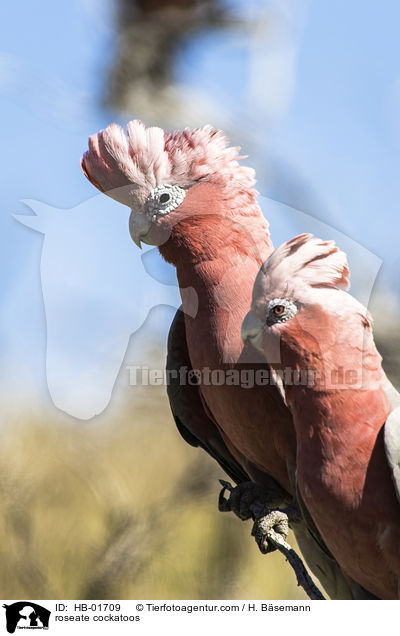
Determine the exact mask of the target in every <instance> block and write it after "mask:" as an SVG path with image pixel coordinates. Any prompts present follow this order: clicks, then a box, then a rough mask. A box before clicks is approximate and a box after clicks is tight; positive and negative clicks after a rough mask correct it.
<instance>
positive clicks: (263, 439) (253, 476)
mask: <svg viewBox="0 0 400 636" xmlns="http://www.w3.org/2000/svg"><path fill="white" fill-rule="evenodd" d="M239 159H240V157H239V155H238V148H230V147H228V146H227V141H226V139H225V137H224V136H223V134H222V133H221V132H220V131H217V130H214V129H213V128H211V127H210V126H205V127H204V128H200V129H195V130H188V129H186V130H184V131H183V132H179V131H176V132H173V133H170V134H168V133H164V131H163V130H161V129H160V128H146V127H145V126H144V124H142V123H141V122H139V121H131V122H130V123H129V124H128V126H127V131H126V133H125V131H124V130H123V129H122V128H121V127H120V126H118V125H116V124H112V125H110V126H108V127H107V128H106V130H104V131H101V132H100V133H98V134H96V135H93V136H92V137H90V139H89V150H88V151H87V152H86V153H85V154H84V156H83V159H82V168H83V171H84V173H85V174H86V176H87V177H88V179H89V180H90V181H91V182H92V183H93V184H94V185H95V186H96V187H97V188H99V189H100V190H101V191H103V192H105V193H106V194H108V195H109V196H111V197H113V198H114V199H116V200H118V201H120V202H121V203H123V204H125V205H128V206H129V207H131V209H132V213H131V218H130V232H131V236H132V238H133V240H134V241H135V243H136V244H138V245H139V246H140V243H141V241H143V242H145V243H148V244H151V245H157V246H158V247H159V251H160V253H161V255H162V256H163V257H164V258H165V260H166V261H168V262H169V263H172V264H173V265H174V266H175V267H176V273H177V278H178V282H179V286H180V288H181V289H182V290H183V289H184V288H193V289H194V290H195V291H196V293H197V300H198V311H197V314H196V315H195V316H194V317H193V315H192V316H191V315H190V314H191V313H193V312H192V311H191V309H192V308H191V307H190V306H189V304H190V301H189V300H188V299H187V298H186V297H185V296H184V295H183V294H182V302H183V312H184V313H178V314H177V316H176V318H175V320H174V322H173V325H172V327H171V331H170V336H169V343H168V360H167V366H168V368H169V369H170V370H171V369H175V370H179V369H182V368H185V367H186V368H188V369H195V370H200V371H204V370H207V377H210V371H211V372H212V371H216V372H221V371H222V372H227V371H234V370H236V371H238V370H239V371H243V370H244V371H246V370H252V371H254V370H255V369H264V368H265V363H264V360H263V358H262V356H261V355H260V354H258V353H257V352H254V350H253V349H252V347H251V346H247V345H246V346H244V347H243V343H242V340H241V335H240V328H241V324H242V321H243V318H244V316H245V314H246V312H247V311H248V309H249V306H250V301H251V293H252V287H253V282H254V279H255V277H256V275H257V272H258V271H259V268H260V266H261V264H262V262H263V261H264V260H265V259H266V258H267V257H268V255H269V254H270V253H271V252H272V250H273V247H272V243H271V240H270V236H269V232H268V223H267V222H266V220H265V219H264V217H263V215H262V213H261V210H260V208H259V206H258V203H257V201H256V195H257V193H256V191H255V190H254V184H255V178H254V171H253V170H252V169H250V168H246V167H242V166H241V165H240V164H239V163H238V160H239ZM168 393H169V399H170V404H171V409H172V412H173V415H174V418H175V421H176V424H177V426H178V429H179V431H180V433H181V434H182V436H183V437H184V438H185V439H186V441H187V442H189V443H190V444H192V445H195V446H201V447H202V448H204V449H205V450H206V451H207V452H208V453H209V454H210V455H212V456H213V457H214V458H215V459H216V460H217V461H218V462H219V464H220V465H221V466H222V467H223V468H224V469H225V470H226V472H227V473H228V474H229V475H230V476H231V477H232V478H233V479H234V480H235V482H236V483H237V484H242V483H243V482H252V483H253V484H256V486H257V487H256V488H255V490H254V492H256V493H257V496H259V495H260V489H262V491H263V497H264V501H265V503H267V504H268V506H269V507H274V506H282V505H284V504H286V503H289V502H291V500H292V498H293V495H294V492H295V468H296V466H295V462H296V440H295V431H294V427H293V422H292V417H291V414H290V411H289V409H288V408H287V406H286V404H285V403H284V400H283V398H282V395H281V392H280V390H279V389H278V388H277V386H275V385H272V384H270V385H268V386H257V385H254V386H253V387H251V388H249V387H244V386H242V385H240V384H239V385H238V384H237V383H232V382H222V383H221V382H218V383H214V382H210V381H204V382H202V381H201V380H200V383H199V384H198V385H197V386H193V385H192V384H184V385H182V383H181V382H180V380H179V378H178V379H175V380H173V381H172V383H171V385H170V386H169V388H168ZM239 500H240V498H239ZM304 510H305V509H304ZM239 512H241V514H243V516H246V514H248V513H247V512H243V511H240V510H239ZM304 517H305V518H304V519H298V520H297V523H296V525H295V527H294V530H295V532H296V536H297V539H298V542H299V544H300V547H301V549H302V551H303V555H304V556H305V557H306V559H307V560H308V562H309V564H310V565H311V567H312V568H313V570H314V571H315V573H316V574H317V576H318V577H319V578H320V580H321V582H322V583H323V584H324V586H325V587H326V589H327V590H328V593H329V594H330V595H331V596H333V597H337V598H352V594H355V593H356V594H358V592H354V590H353V588H352V591H350V588H349V584H348V581H347V580H346V579H345V578H344V577H343V575H342V573H341V571H340V569H339V568H338V566H337V564H336V562H335V560H334V559H333V557H332V555H331V554H330V553H329V551H328V550H327V549H326V547H325V545H324V543H323V541H322V540H321V538H320V536H319V534H318V531H317V530H316V528H315V526H314V525H313V523H312V520H311V517H310V516H309V515H308V513H307V512H306V511H305V513H304ZM350 584H351V583H350Z"/></svg>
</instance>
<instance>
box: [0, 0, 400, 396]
mask: <svg viewBox="0 0 400 636" xmlns="http://www.w3.org/2000/svg"><path fill="white" fill-rule="evenodd" d="M227 4H228V5H230V6H233V5H234V6H235V8H236V10H237V11H238V12H239V13H242V14H243V15H244V16H245V17H246V19H248V20H250V21H251V20H252V19H253V18H254V16H257V15H258V14H257V12H258V11H259V10H260V9H262V10H263V11H265V12H268V13H269V14H272V15H273V16H275V19H274V21H273V24H274V29H275V30H274V32H273V37H272V40H271V41H270V40H268V39H267V38H266V35H265V33H264V32H263V31H262V29H259V30H258V31H257V33H255V34H254V33H251V34H250V35H245V36H242V37H240V38H239V37H238V35H237V33H235V32H233V33H225V34H222V33H219V32H214V33H213V34H205V35H202V36H199V37H198V38H197V39H196V40H195V41H194V42H192V43H191V44H189V45H188V46H187V47H186V49H185V50H184V51H183V54H182V56H181V58H180V59H179V60H178V61H177V66H176V69H175V75H176V79H177V81H178V82H180V83H181V84H182V85H183V86H186V87H187V88H194V89H196V91H197V92H200V93H204V95H205V96H206V97H207V99H208V100H209V101H210V103H211V105H212V106H213V107H215V112H216V113H217V114H216V121H217V123H218V124H220V121H223V120H224V117H225V118H226V122H227V127H228V128H229V129H230V130H233V138H234V139H233V141H235V142H236V141H237V140H240V141H241V143H242V145H243V146H244V148H243V149H244V151H245V152H246V139H248V140H249V142H248V145H249V148H250V149H251V153H252V154H251V156H250V158H249V161H250V163H253V164H254V165H255V166H256V167H257V169H259V174H263V172H264V166H265V173H266V175H267V176H268V177H269V178H266V179H263V180H262V181H261V183H259V189H260V190H261V192H262V194H263V195H266V196H271V197H272V198H276V199H278V200H281V201H284V202H286V203H289V204H290V205H292V206H293V207H295V208H299V209H300V210H301V211H302V212H305V213H308V214H311V215H314V216H316V217H317V218H320V219H321V220H322V221H326V222H327V223H329V224H330V225H332V226H333V227H335V228H337V229H339V230H341V231H342V232H344V233H346V234H348V235H349V236H350V237H351V238H353V239H354V240H356V241H359V242H360V243H361V244H362V245H364V246H366V247H367V248H368V249H369V250H371V251H372V252H374V253H375V254H377V255H378V257H380V258H381V259H382V260H383V270H384V274H385V276H386V280H387V284H388V285H389V286H391V287H393V288H395V287H397V271H398V267H399V265H400V262H399V256H398V248H397V240H398V239H397V237H398V231H397V228H398V221H397V219H398V202H399V201H400V179H399V174H400V160H399V157H400V50H399V49H400V44H399V38H398V24H399V22H400V5H399V4H398V3H397V2H395V0H391V1H389V0H385V1H383V2H379V3H378V2H376V1H375V2H367V3H366V2H364V1H362V0H353V1H352V2H350V3H349V2H345V1H344V0H336V1H335V2H334V3H333V2H329V1H328V0H310V1H309V2H307V1H300V0H287V1H286V2H285V1H283V2H279V3H278V2H261V1H256V0H255V1H254V2H252V3H246V2H244V0H243V1H241V0H235V2H229V1H228V0H227ZM0 25H1V26H0V31H1V37H0V42H1V45H0V96H1V103H2V118H1V121H2V131H1V133H2V147H3V152H2V155H1V159H0V161H1V164H2V165H1V173H2V175H3V187H2V191H1V215H0V218H1V236H2V249H1V255H0V259H1V270H0V288H1V290H2V292H1V293H2V296H3V300H2V304H3V312H2V328H1V334H2V337H1V346H2V348H3V351H4V355H3V363H2V368H0V372H1V374H2V377H3V378H4V379H5V381H6V384H8V383H11V384H15V383H16V384H18V383H19V385H20V386H21V384H22V382H21V380H20V378H21V377H24V378H26V382H24V384H23V385H24V387H27V386H28V385H29V387H30V391H31V393H33V395H35V394H37V395H42V393H43V386H44V356H45V343H46V329H45V314H44V307H43V299H42V295H41V285H40V270H39V266H40V254H41V248H42V236H41V235H40V234H38V233H34V232H32V231H31V230H29V229H27V228H24V227H23V226H21V225H20V224H18V223H17V222H16V221H15V219H13V218H12V216H11V213H26V212H27V211H28V209H27V207H26V206H24V204H23V203H21V200H22V199H27V198H28V199H37V200H40V201H44V202H47V203H48V204H50V205H52V206H54V207H55V208H73V207H74V206H76V205H78V204H80V203H82V202H83V201H86V200H87V199H89V198H90V197H93V195H94V194H95V192H94V191H93V187H92V186H91V185H90V184H89V183H88V182H87V181H86V179H85V178H84V177H83V175H82V173H81V170H80V167H79V158H80V156H81V154H82V152H83V150H84V149H85V147H86V143H87V137H88V135H89V134H91V133H93V132H95V131H97V130H98V129H100V128H103V127H105V126H106V125H107V124H108V123H109V122H110V121H111V120H114V121H115V120H118V121H121V122H122V121H123V120H122V118H121V116H119V115H118V114H116V113H113V112H110V111H107V109H105V108H104V107H103V106H101V97H102V91H103V84H104V81H105V72H106V69H107V66H108V64H109V63H110V61H111V59H112V55H113V47H114V46H115V40H114V31H113V10H112V3H111V2H110V1H109V0H103V1H102V2H94V0H85V2H79V1H78V0H73V1H71V2H70V3H67V4H65V3H63V4H55V3H53V2H50V0H42V2H41V4H40V12H39V11H38V10H37V5H36V4H34V3H31V4H30V3H27V2H22V1H21V0H16V1H15V2H13V3H3V4H2V6H1V8H0ZM211 110H212V109H211ZM132 116H135V113H132ZM204 123H213V122H206V121H205V122H204ZM235 137H236V139H235ZM299 219H300V220H299ZM303 222H304V218H303V217H302V216H301V215H300V217H299V218H298V219H297V220H296V219H294V217H293V215H290V214H289V215H288V216H287V217H286V216H285V214H284V213H283V212H282V208H279V210H278V208H277V209H276V210H275V212H272V215H271V230H272V233H273V238H274V242H275V243H279V242H280V241H282V240H285V239H286V238H288V237H289V236H291V235H293V234H294V233H295V232H297V231H302V230H303V229H309V227H308V226H307V227H306V228H305V227H303V226H299V224H300V225H302V223H303ZM311 225H312V224H311ZM311 225H310V227H311ZM132 249H136V248H135V246H132ZM151 258H153V257H151ZM149 262H150V261H149ZM154 263H155V264H154V265H152V266H151V268H152V271H154V272H155V274H156V276H157V277H159V278H161V280H164V281H167V282H171V281H172V280H173V274H172V273H171V271H168V270H167V269H166V266H163V265H160V264H159V263H158V262H157V260H155V261H154ZM143 285H146V281H145V280H143ZM123 292H124V290H123V289H122V288H121V293H123ZM157 312H158V313H157ZM171 315H172V310H165V309H161V310H157V311H156V312H155V313H154V315H153V318H152V320H150V323H149V327H148V330H147V331H146V330H145V331H144V332H143V334H144V335H143V336H142V337H143V338H151V337H152V335H151V334H152V333H153V334H154V337H156V338H158V339H159V341H160V342H163V341H165V337H166V333H167V328H168V321H169V320H170V317H171ZM86 319H87V324H90V321H91V320H92V316H90V315H89V314H88V315H87V316H86ZM152 330H153V331H152ZM154 330H156V331H154ZM20 374H22V375H20ZM19 390H21V388H20V389H19ZM24 390H25V389H24V388H23V389H22V391H24ZM44 393H45V392H44ZM43 399H44V398H43Z"/></svg>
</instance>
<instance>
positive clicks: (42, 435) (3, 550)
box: [0, 387, 305, 599]
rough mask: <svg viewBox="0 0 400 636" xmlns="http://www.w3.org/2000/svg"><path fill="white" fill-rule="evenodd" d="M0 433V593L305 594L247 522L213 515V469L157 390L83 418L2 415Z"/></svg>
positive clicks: (53, 595)
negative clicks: (264, 551)
mask: <svg viewBox="0 0 400 636" xmlns="http://www.w3.org/2000/svg"><path fill="white" fill-rule="evenodd" d="M0 440H1V446H0V560H1V569H0V595H1V596H2V597H3V598H9V599H21V598H32V599H33V598H37V599H65V598H67V599H68V598H72V599H75V598H76V599H91V598H95V599H113V598H116V599H131V598H139V599H157V598H159V599H173V598H175V599H235V598H243V599H263V598H265V599H289V598H291V599H295V598H297V599H299V598H305V596H304V594H303V592H302V590H301V589H299V588H298V587H297V585H296V580H295V576H294V573H293V572H292V570H291V569H290V567H289V566H288V564H287V563H286V562H285V560H284V558H283V557H282V555H281V554H279V553H274V554H271V555H268V556H262V555H261V554H260V553H259V552H258V549H257V547H256V545H255V543H254V540H253V539H252V538H251V536H250V532H251V522H246V523H243V522H241V521H239V520H238V519H237V518H236V517H234V516H233V515H231V514H223V513H219V512H218V510H217V497H218V493H219V484H218V478H219V477H223V476H224V475H223V472H222V470H221V469H220V468H219V467H218V466H217V464H215V462H214V461H213V460H211V459H210V458H209V457H208V456H207V455H206V454H205V453H204V452H202V451H201V450H198V449H193V448H191V447H189V446H188V445H187V444H186V443H185V442H184V441H183V440H182V439H181V438H180V436H179V434H178V432H177V431H176V429H175V425H174V423H173V420H172V416H171V414H170V412H169V407H168V403H167V399H166V396H165V392H164V389H163V388H160V389H158V388H150V387H148V388H146V389H141V390H140V399H139V400H137V399H135V403H134V406H132V407H129V408H128V407H126V408H124V409H123V412H122V413H120V414H119V415H115V414H112V415H110V414H107V415H103V416H101V417H100V418H97V419H96V420H95V421H93V422H86V423H82V422H76V421H73V420H72V419H69V418H66V417H63V416H61V414H60V415H59V416H57V415H55V416H54V417H53V418H52V419H51V420H50V419H48V418H47V419H45V418H43V417H41V416H35V415H34V414H32V415H31V416H29V417H24V418H21V419H20V420H15V419H13V418H12V417H10V418H9V423H8V425H7V426H6V427H5V428H2V430H1V432H0ZM291 541H293V537H292V538H291Z"/></svg>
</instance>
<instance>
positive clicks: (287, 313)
mask: <svg viewBox="0 0 400 636" xmlns="http://www.w3.org/2000/svg"><path fill="white" fill-rule="evenodd" d="M280 305H281V306H282V307H284V312H283V313H282V314H281V315H277V314H274V313H273V309H274V307H276V306H280ZM297 311H298V309H297V307H296V305H295V304H294V303H292V301H291V300H288V299H287V298H273V299H272V300H269V301H268V303H267V306H266V314H267V325H274V324H276V323H279V322H287V321H288V320H290V319H291V318H293V316H295V315H296V314H297Z"/></svg>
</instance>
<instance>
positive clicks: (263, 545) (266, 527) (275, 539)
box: [219, 479, 325, 601]
mask: <svg viewBox="0 0 400 636" xmlns="http://www.w3.org/2000/svg"><path fill="white" fill-rule="evenodd" d="M219 481H220V484H221V485H222V487H223V490H222V492H221V495H220V500H221V498H223V496H224V492H225V490H228V491H229V492H232V490H233V486H232V485H231V484H230V483H229V482H228V481H224V480H222V479H220V480H219ZM224 501H225V502H226V505H227V506H229V501H228V500H226V499H224ZM226 509H227V510H228V509H229V508H228V507H227V508H226ZM249 509H250V510H251V512H252V516H253V519H254V528H253V533H252V534H253V535H254V536H255V539H256V541H257V544H258V546H259V548H260V550H261V552H262V553H263V554H266V553H267V552H268V551H270V549H268V544H272V545H273V546H274V547H275V548H276V549H277V550H279V551H280V552H282V554H283V555H284V557H285V558H286V559H287V561H288V562H289V564H290V565H291V567H292V568H293V570H294V572H295V574H296V578H297V584H298V585H300V586H301V587H302V588H303V590H304V591H305V592H306V594H307V595H308V596H309V597H310V599H312V600H314V601H324V600H325V597H324V596H323V595H322V594H321V592H320V590H319V589H318V587H317V586H316V585H315V583H314V582H313V580H312V578H311V577H310V575H309V574H308V572H307V569H306V567H305V565H304V563H303V561H302V560H301V558H300V557H299V555H298V554H297V552H296V551H295V550H293V548H292V547H291V546H290V545H289V543H287V541H286V540H285V538H284V537H286V535H287V533H288V529H289V518H288V515H287V514H286V513H285V512H284V511H281V510H273V511H269V510H268V508H266V507H265V506H264V505H263V504H262V503H261V502H259V501H254V502H253V503H251V504H250V506H249Z"/></svg>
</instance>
